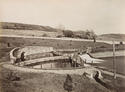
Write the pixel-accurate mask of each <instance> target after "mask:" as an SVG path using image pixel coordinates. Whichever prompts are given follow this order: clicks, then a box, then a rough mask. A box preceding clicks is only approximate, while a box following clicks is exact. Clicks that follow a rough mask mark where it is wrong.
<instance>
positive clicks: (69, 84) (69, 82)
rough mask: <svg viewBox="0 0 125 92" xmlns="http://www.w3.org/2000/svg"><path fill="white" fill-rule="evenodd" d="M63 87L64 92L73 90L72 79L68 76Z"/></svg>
mask: <svg viewBox="0 0 125 92" xmlns="http://www.w3.org/2000/svg"><path fill="white" fill-rule="evenodd" d="M63 87H64V89H65V90H67V92H71V91H72V90H73V81H72V77H71V76H70V75H69V74H67V77H66V80H65V82H64V86H63Z"/></svg>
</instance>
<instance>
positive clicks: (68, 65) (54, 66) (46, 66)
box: [33, 60, 78, 69]
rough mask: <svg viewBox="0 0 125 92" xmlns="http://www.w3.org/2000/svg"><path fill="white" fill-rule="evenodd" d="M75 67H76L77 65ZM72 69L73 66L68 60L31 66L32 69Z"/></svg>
mask: <svg viewBox="0 0 125 92" xmlns="http://www.w3.org/2000/svg"><path fill="white" fill-rule="evenodd" d="M76 64H77V63H76ZM75 66H76V67H78V64H77V65H75ZM72 67H74V64H73V63H72V62H70V61H69V60H68V61H67V60H61V61H60V60H58V61H50V62H42V64H39V65H34V66H33V68H38V69H61V68H63V69H66V68H72Z"/></svg>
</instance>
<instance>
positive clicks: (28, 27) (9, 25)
mask: <svg viewBox="0 0 125 92" xmlns="http://www.w3.org/2000/svg"><path fill="white" fill-rule="evenodd" d="M1 28H3V29H14V30H41V31H48V32H56V31H57V29H55V28H52V27H49V26H41V25H32V24H23V23H13V22H1Z"/></svg>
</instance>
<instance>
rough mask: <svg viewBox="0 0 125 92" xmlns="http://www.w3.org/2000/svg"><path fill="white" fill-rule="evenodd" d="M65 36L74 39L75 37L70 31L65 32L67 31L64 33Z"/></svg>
mask: <svg viewBox="0 0 125 92" xmlns="http://www.w3.org/2000/svg"><path fill="white" fill-rule="evenodd" d="M63 35H64V36H65V37H73V36H74V34H73V32H72V31H70V30H65V31H63Z"/></svg>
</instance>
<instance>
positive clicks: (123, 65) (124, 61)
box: [95, 56, 125, 74]
mask: <svg viewBox="0 0 125 92" xmlns="http://www.w3.org/2000/svg"><path fill="white" fill-rule="evenodd" d="M100 59H103V60H104V61H102V62H101V63H98V64H95V65H97V66H101V67H105V68H107V69H109V70H113V57H102V58H100ZM115 64H116V72H117V73H121V74H125V56H116V57H115Z"/></svg>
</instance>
